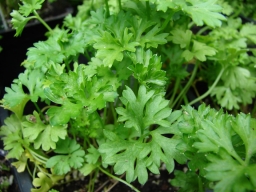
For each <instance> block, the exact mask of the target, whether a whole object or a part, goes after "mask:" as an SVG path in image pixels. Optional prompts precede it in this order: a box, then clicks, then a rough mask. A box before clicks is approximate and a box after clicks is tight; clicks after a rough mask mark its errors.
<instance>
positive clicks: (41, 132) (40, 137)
mask: <svg viewBox="0 0 256 192" xmlns="http://www.w3.org/2000/svg"><path fill="white" fill-rule="evenodd" d="M22 126H23V127H24V128H23V135H24V137H25V138H27V139H28V141H29V142H33V143H34V147H35V149H39V148H40V147H41V146H42V149H43V150H44V151H48V150H50V149H55V148H56V143H57V142H58V141H59V139H60V138H61V139H64V138H65V137H66V135H67V125H59V126H52V125H46V124H44V123H43V122H42V120H41V119H40V117H39V115H38V113H37V112H34V113H33V115H29V116H27V121H24V122H22Z"/></svg>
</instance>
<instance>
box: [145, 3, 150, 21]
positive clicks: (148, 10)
mask: <svg viewBox="0 0 256 192" xmlns="http://www.w3.org/2000/svg"><path fill="white" fill-rule="evenodd" d="M146 8H147V18H148V19H150V5H149V1H146Z"/></svg>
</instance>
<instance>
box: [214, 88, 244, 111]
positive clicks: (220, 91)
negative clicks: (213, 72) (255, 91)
mask: <svg viewBox="0 0 256 192" xmlns="http://www.w3.org/2000/svg"><path fill="white" fill-rule="evenodd" d="M211 95H216V98H217V101H218V103H219V104H220V105H221V106H222V107H225V108H227V109H229V110H232V109H233V108H235V109H239V105H238V103H240V102H241V101H242V100H241V98H240V96H239V95H238V94H237V93H236V92H235V91H232V90H231V89H230V88H229V87H225V86H217V87H215V88H214V89H213V91H212V93H211Z"/></svg>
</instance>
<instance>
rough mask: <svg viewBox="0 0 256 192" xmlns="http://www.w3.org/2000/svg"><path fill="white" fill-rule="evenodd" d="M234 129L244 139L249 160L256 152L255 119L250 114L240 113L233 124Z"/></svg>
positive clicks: (246, 156) (247, 159)
mask: <svg viewBox="0 0 256 192" xmlns="http://www.w3.org/2000/svg"><path fill="white" fill-rule="evenodd" d="M232 125H233V129H234V131H235V132H236V133H237V134H238V135H239V136H240V138H241V139H242V140H243V144H244V146H245V153H246V155H245V158H246V159H245V161H247V162H249V159H251V157H252V156H253V155H254V154H256V140H255V138H256V131H255V129H254V126H255V119H251V116H250V115H245V114H242V113H241V114H238V115H237V117H236V121H235V122H234V123H233V124H232Z"/></svg>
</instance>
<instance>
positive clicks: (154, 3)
mask: <svg viewBox="0 0 256 192" xmlns="http://www.w3.org/2000/svg"><path fill="white" fill-rule="evenodd" d="M119 2H121V4H119ZM42 3H43V0H23V1H21V5H20V9H19V10H18V11H13V12H12V17H13V19H12V23H13V28H14V29H16V36H17V35H20V34H21V32H22V30H23V28H24V26H25V25H26V23H27V22H28V21H29V20H30V19H38V20H39V21H40V22H41V23H42V24H43V25H44V26H45V27H46V28H47V29H48V30H49V32H48V33H47V34H46V36H47V40H45V41H39V42H35V43H34V45H33V47H30V48H28V52H27V58H26V60H25V61H24V62H23V63H22V65H23V66H24V67H25V68H26V70H25V72H23V73H21V74H20V75H19V76H18V79H15V80H14V81H13V84H12V86H11V88H6V94H5V95H4V97H3V100H1V104H2V106H3V107H4V108H6V109H9V110H11V111H13V112H14V115H12V116H11V117H10V118H7V119H6V122H5V124H6V125H4V126H2V127H1V131H0V134H1V135H3V140H4V145H5V149H6V150H9V154H8V156H7V157H8V158H17V160H18V161H16V162H15V163H14V166H16V168H17V169H18V170H19V171H23V170H24V169H25V168H26V167H27V165H28V162H30V163H31V166H29V167H30V169H31V173H33V174H32V177H33V184H34V186H35V187H36V189H33V190H32V191H35V192H36V191H39V192H41V191H42V192H43V191H49V190H50V189H51V188H52V187H53V185H55V184H56V183H57V182H58V181H59V180H60V179H62V178H64V176H65V175H66V174H67V175H68V174H70V173H71V171H73V170H75V171H79V172H80V173H81V174H83V175H84V176H88V175H90V180H89V182H88V186H86V187H87V189H88V191H89V192H92V191H94V186H93V185H94V183H95V179H96V178H97V176H98V172H99V171H101V172H103V173H105V174H107V175H108V176H110V177H113V178H117V177H114V175H112V174H116V175H122V174H125V175H126V181H127V182H132V181H134V180H136V179H138V181H139V183H141V184H144V183H146V182H147V180H148V172H151V173H153V174H159V172H160V171H159V169H160V167H161V166H162V164H164V165H165V166H166V169H167V170H168V171H169V172H172V171H173V170H174V169H175V167H174V165H175V162H174V161H176V163H178V164H186V163H187V166H188V170H189V171H188V172H187V173H186V174H185V173H182V172H175V174H176V178H175V179H173V180H172V184H173V185H175V186H178V187H180V191H200V192H203V191H205V189H207V188H209V189H210V188H213V189H214V190H215V191H217V192H218V191H223V192H224V191H225V192H229V191H246V190H247V191H252V190H254V189H255V188H256V180H255V178H256V175H255V173H256V170H255V168H256V166H255V162H256V154H255V153H256V150H255V149H256V143H255V140H256V139H255V137H256V135H255V130H254V127H255V124H256V123H255V122H256V121H255V119H252V118H251V117H250V116H249V115H244V114H239V115H237V116H236V117H233V116H231V115H227V114H225V113H224V112H223V111H224V110H219V111H216V110H214V109H211V108H210V107H206V106H205V105H201V106H200V107H198V109H197V110H195V109H193V108H192V107H191V105H192V104H194V103H196V102H197V101H199V102H203V101H207V102H209V103H211V104H213V105H212V106H216V108H219V107H223V108H224V109H228V110H230V112H231V113H233V114H237V112H238V111H240V110H242V109H243V108H241V105H247V104H248V103H252V102H253V100H254V97H255V95H256V91H255V90H256V89H255V87H256V86H255V85H256V82H255V81H256V78H255V74H256V70H255V69H256V68H255V66H256V59H255V55H256V52H255V50H254V49H252V48H251V47H254V44H255V42H256V38H255V32H254V31H255V30H254V29H255V26H254V24H244V21H243V22H242V19H240V18H237V15H239V14H240V9H239V7H236V8H234V7H230V6H229V5H230V4H231V3H230V2H228V1H227V0H225V1H223V0H218V1H217V0H207V1H206V0H172V1H170V0H121V1H116V0H108V1H104V0H99V1H90V2H89V1H85V2H84V4H83V5H82V6H79V7H78V14H77V15H76V16H72V15H68V16H67V17H66V18H65V19H64V22H63V25H61V24H60V25H59V26H57V27H55V28H54V29H51V28H50V26H48V24H47V23H45V22H44V21H43V20H42V19H41V18H40V16H39V15H38V13H37V10H38V9H40V8H41V6H42ZM107 3H108V4H107ZM220 5H221V6H223V9H222V8H221V7H220ZM233 12H234V13H233ZM223 13H224V14H225V15H227V17H229V15H230V18H228V19H226V17H225V16H223ZM231 17H232V18H231ZM221 25H222V26H221ZM202 82H206V83H207V84H208V86H209V88H208V89H207V86H205V90H204V86H202V88H203V89H202V90H201V89H200V90H197V89H198V88H199V87H200V88H201V83H202ZM187 92H195V94H196V95H198V96H199V98H198V99H195V100H193V98H192V97H193V95H192V96H191V95H190V94H187ZM210 96H212V97H210ZM213 96H214V97H213ZM206 97H207V99H206V100H204V99H205V98H206ZM191 98H192V99H191ZM215 99H216V100H215ZM191 100H192V101H191ZM215 101H216V103H215ZM31 102H33V103H34V104H35V107H36V111H34V112H31V111H33V110H34V109H32V110H30V107H29V106H30V103H31ZM182 104H188V105H187V106H184V107H183V109H182V110H176V109H180V106H181V105H182ZM251 107H252V108H253V110H252V113H253V112H254V111H255V109H254V108H255V106H253V105H251V106H250V107H249V108H248V107H247V108H245V109H246V110H248V111H249V110H250V109H251ZM233 109H236V110H233ZM24 111H25V112H24ZM24 113H26V114H24ZM27 113H29V115H27ZM110 170H111V171H110ZM118 179H119V180H120V181H122V182H123V183H126V184H128V183H127V182H126V181H124V180H122V179H121V178H118ZM128 185H129V184H128ZM134 190H135V191H136V189H134Z"/></svg>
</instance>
